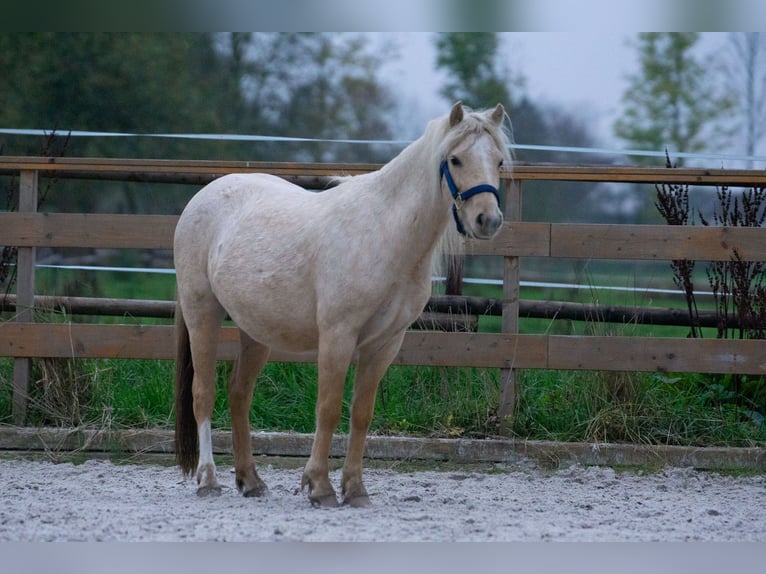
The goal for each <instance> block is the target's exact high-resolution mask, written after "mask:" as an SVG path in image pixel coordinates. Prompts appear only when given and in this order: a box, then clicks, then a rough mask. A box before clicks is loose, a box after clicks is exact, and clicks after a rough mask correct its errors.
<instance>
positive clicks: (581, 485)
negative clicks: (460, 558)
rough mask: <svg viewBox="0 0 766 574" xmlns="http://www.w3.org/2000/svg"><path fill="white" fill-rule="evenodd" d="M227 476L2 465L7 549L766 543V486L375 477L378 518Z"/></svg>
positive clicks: (397, 473)
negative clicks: (64, 545) (203, 493)
mask: <svg viewBox="0 0 766 574" xmlns="http://www.w3.org/2000/svg"><path fill="white" fill-rule="evenodd" d="M219 473H220V475H221V478H222V482H223V484H224V490H223V493H222V494H221V495H220V496H218V497H211V498H198V497H197V496H196V494H195V490H196V484H195V482H194V481H193V480H191V479H184V478H183V477H182V476H181V474H180V472H179V470H178V469H177V468H175V467H169V466H161V465H157V464H127V465H123V464H113V463H111V462H109V461H105V460H89V461H87V462H85V463H83V464H79V465H74V464H71V463H61V464H54V463H51V462H40V461H31V460H0V484H1V485H2V490H1V491H0V541H5V542H7V541H36V542H44V541H144V540H145V541H301V542H302V541H438V542H445V541H672V540H697V541H766V512H764V510H766V476H763V475H757V476H726V475H720V474H715V473H709V472H699V471H694V470H691V469H681V468H668V469H665V470H662V471H659V472H652V473H637V472H615V471H614V470H612V469H611V468H600V467H580V466H573V467H569V468H566V469H560V470H557V471H543V470H540V469H537V468H536V467H534V466H533V465H527V466H524V465H514V466H495V467H486V468H483V469H482V471H476V470H470V469H468V470H464V469H457V470H454V469H452V470H417V471H408V472H402V471H401V470H397V469H396V468H372V469H366V470H365V481H366V485H367V489H368V491H369V492H370V494H371V497H372V501H373V504H374V505H373V507H372V508H368V509H352V508H347V507H340V508H337V509H315V508H312V507H311V506H310V504H309V503H308V501H307V499H306V497H305V493H301V492H300V491H299V489H298V486H299V484H300V476H301V470H300V469H294V468H284V467H282V466H281V465H280V466H272V465H265V466H262V467H261V468H260V473H261V476H262V478H263V479H264V480H265V481H266V483H267V484H268V486H269V489H270V490H269V494H268V496H266V497H265V498H263V499H245V498H243V497H241V496H240V494H239V493H238V492H237V490H236V489H235V488H234V477H233V474H232V472H231V468H230V467H226V466H219ZM331 478H332V479H333V481H334V484H336V485H337V484H338V483H339V480H340V471H334V472H333V474H332V477H331Z"/></svg>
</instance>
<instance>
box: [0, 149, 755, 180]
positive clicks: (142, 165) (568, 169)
mask: <svg viewBox="0 0 766 574" xmlns="http://www.w3.org/2000/svg"><path fill="white" fill-rule="evenodd" d="M379 168H380V164H337V163H336V164H325V163H298V162H247V161H199V160H157V159H122V158H120V159H114V158H71V157H64V158H43V157H21V156H0V173H15V172H18V171H21V170H25V169H28V170H38V171H41V172H43V173H45V172H59V173H66V172H83V173H82V175H83V176H85V175H87V174H86V172H92V173H105V172H112V173H123V174H125V175H127V174H140V173H154V174H156V173H168V174H171V173H173V174H210V175H223V174H226V173H233V172H239V173H256V172H259V173H273V174H276V175H297V176H303V175H306V176H317V175H319V176H322V175H341V174H349V175H352V174H359V173H367V172H369V171H373V170H376V169H379ZM502 177H503V178H504V179H511V178H513V179H514V180H515V181H525V180H526V181H530V180H547V181H592V182H599V181H606V182H628V183H688V184H694V185H732V186H748V187H749V186H754V185H766V173H764V171H763V170H744V169H742V170H736V169H699V168H676V169H667V168H664V167H637V166H588V165H581V166H572V165H550V164H516V165H515V166H514V167H513V171H512V172H511V171H509V170H505V171H503V173H502Z"/></svg>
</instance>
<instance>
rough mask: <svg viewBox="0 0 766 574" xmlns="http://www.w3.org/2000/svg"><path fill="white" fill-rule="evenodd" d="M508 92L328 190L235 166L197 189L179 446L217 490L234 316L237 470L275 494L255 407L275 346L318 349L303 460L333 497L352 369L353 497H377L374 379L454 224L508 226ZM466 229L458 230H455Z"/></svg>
mask: <svg viewBox="0 0 766 574" xmlns="http://www.w3.org/2000/svg"><path fill="white" fill-rule="evenodd" d="M506 117H507V115H506V113H505V109H504V108H503V106H502V104H497V106H496V107H495V108H494V109H487V110H483V111H473V110H470V109H468V108H466V107H464V106H463V105H462V103H461V102H457V103H456V104H455V105H454V106H452V108H451V110H450V112H449V113H448V114H445V115H444V116H442V117H439V118H436V119H434V120H431V121H430V122H428V125H427V126H426V130H425V132H424V134H423V135H422V136H421V137H420V138H419V139H417V140H416V141H414V142H412V143H411V144H409V145H408V146H407V147H406V148H404V149H403V150H402V151H401V152H400V153H399V154H398V155H397V156H396V157H394V158H393V159H392V160H391V161H389V162H388V163H387V164H385V165H384V166H383V167H382V168H380V169H379V170H377V171H374V172H370V173H366V174H363V175H357V176H351V177H345V178H339V181H340V183H339V184H338V185H337V186H335V187H330V188H328V189H326V190H324V191H322V192H312V191H307V190H304V189H302V188H300V187H298V186H296V185H293V184H291V183H289V182H287V181H286V180H284V179H281V178H279V177H276V176H273V175H269V174H228V175H225V176H223V177H221V178H219V179H216V180H214V181H213V182H211V183H209V184H208V185H206V186H205V187H203V188H202V189H201V190H200V191H198V192H197V193H196V194H195V195H194V196H193V197H192V199H191V200H190V201H189V203H188V204H187V206H186V207H185V208H184V210H183V212H182V214H181V216H180V218H179V220H178V224H177V227H176V230H175V236H174V262H175V268H176V274H177V275H176V276H177V298H176V311H175V317H176V328H175V333H176V347H177V349H176V376H175V379H176V380H175V395H176V399H175V401H176V405H175V409H176V412H175V416H176V421H175V448H176V458H177V462H178V464H179V466H180V467H181V470H182V471H183V473H184V475H185V476H191V475H192V473H194V472H195V470H196V479H197V484H198V488H197V494H198V495H200V496H205V495H210V494H219V493H220V492H221V485H220V483H219V482H218V478H217V476H216V466H215V462H214V460H213V451H212V441H211V425H210V419H211V414H212V411H213V404H214V399H215V376H216V374H215V363H216V345H217V341H218V335H219V329H220V326H221V324H222V322H223V320H224V318H225V316H226V315H227V314H228V316H229V318H230V319H231V320H232V321H233V322H234V323H235V325H236V326H237V328H238V330H239V350H238V356H237V359H236V362H235V365H234V367H233V370H232V373H231V376H230V378H229V381H228V385H227V391H228V397H229V408H230V411H231V425H232V429H231V432H232V446H233V452H234V466H235V482H236V486H237V488H238V489H239V491H240V492H241V493H242V495H244V496H246V497H249V496H256V497H258V496H262V495H264V494H265V493H266V492H267V490H268V489H267V487H266V484H265V483H264V482H263V481H262V480H261V478H260V476H259V475H258V472H257V470H256V468H255V464H254V460H253V454H252V447H251V435H250V426H249V418H248V413H249V410H250V405H251V403H252V399H253V389H254V385H255V381H256V379H257V376H258V373H259V372H260V371H261V369H262V368H263V366H264V365H265V364H266V362H267V360H268V358H269V352H270V350H271V349H279V350H283V351H291V352H306V351H316V357H317V371H318V393H317V400H316V406H315V434H314V440H313V443H312V448H311V454H310V457H309V459H308V461H307V463H306V465H305V467H304V469H303V475H302V478H301V490H305V488H306V487H308V499H309V501H310V502H311V504H312V505H313V506H320V507H332V506H337V505H338V504H339V503H338V499H337V496H336V492H335V490H334V488H333V486H332V484H331V482H330V479H329V454H330V446H331V441H332V437H333V433H334V432H335V430H336V428H337V426H338V424H339V422H340V417H341V402H342V395H343V390H344V384H345V379H346V373H347V370H348V369H349V367H350V364H351V363H352V362H353V361H356V364H357V367H356V371H355V377H354V388H353V399H352V405H351V413H350V425H349V426H350V432H349V438H348V446H347V451H346V456H345V461H344V464H343V471H342V480H341V494H342V502H343V504H347V505H350V506H352V507H365V506H369V505H370V497H369V495H368V493H367V490H366V489H365V487H364V484H363V481H362V458H363V454H364V447H365V441H366V436H367V432H368V430H369V425H370V421H371V419H372V415H373V408H374V402H375V396H376V390H377V387H378V384H379V383H380V380H381V378H382V377H383V375H384V374H385V372H386V370H387V369H388V367H389V365H390V364H391V362H392V361H393V360H394V358H395V357H396V355H397V354H398V352H399V349H400V347H401V345H402V341H403V339H404V335H405V331H406V329H407V327H408V326H409V325H411V324H412V323H413V322H414V321H415V320H416V319H417V317H418V316H419V314H420V313H421V311H422V310H423V308H424V306H425V305H426V303H427V301H428V299H429V297H430V294H431V282H432V266H431V262H432V259H433V257H434V255H435V254H436V253H437V252H438V246H439V245H440V244H441V243H442V238H443V237H445V236H448V235H449V234H448V233H445V230H448V228H451V227H452V225H450V223H451V220H454V224H455V227H456V228H457V229H458V230H459V231H460V232H461V233H462V234H463V235H465V236H467V237H469V238H476V239H482V240H488V239H490V238H492V237H493V236H494V235H495V234H496V233H497V231H498V230H499V229H500V227H501V224H502V221H503V215H502V212H501V210H500V208H499V197H498V191H497V189H498V185H499V180H500V168H501V166H503V165H508V166H509V167H510V161H511V158H510V153H509V148H508V143H509V140H508V135H507V133H506V132H507V129H506V128H505V126H504V123H505V119H506ZM452 235H453V236H456V237H459V236H458V234H456V233H454V232H453V233H452Z"/></svg>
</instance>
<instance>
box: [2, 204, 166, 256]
mask: <svg viewBox="0 0 766 574" xmlns="http://www.w3.org/2000/svg"><path fill="white" fill-rule="evenodd" d="M177 222H178V216H177V215H114V214H102V213H97V214H83V213H8V212H2V213H0V244H3V245H17V246H25V247H30V246H33V247H96V248H98V247H104V248H125V249H129V248H139V249H140V248H143V249H172V248H173V233H174V232H175V227H176V223H177Z"/></svg>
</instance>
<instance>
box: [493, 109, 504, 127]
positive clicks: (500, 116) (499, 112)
mask: <svg viewBox="0 0 766 574" xmlns="http://www.w3.org/2000/svg"><path fill="white" fill-rule="evenodd" d="M490 117H491V118H492V121H493V122H495V124H496V125H498V126H501V125H503V121H505V108H504V107H503V104H497V105H496V106H495V109H494V110H492V115H491V116H490Z"/></svg>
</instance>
